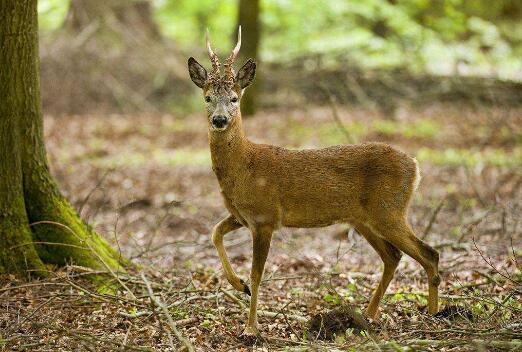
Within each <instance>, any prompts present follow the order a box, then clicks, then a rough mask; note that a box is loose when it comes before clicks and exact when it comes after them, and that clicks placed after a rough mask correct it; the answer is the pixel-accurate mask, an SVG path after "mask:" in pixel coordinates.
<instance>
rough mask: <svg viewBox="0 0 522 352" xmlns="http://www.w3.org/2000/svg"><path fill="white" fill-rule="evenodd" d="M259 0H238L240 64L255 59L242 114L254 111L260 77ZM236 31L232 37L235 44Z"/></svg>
mask: <svg viewBox="0 0 522 352" xmlns="http://www.w3.org/2000/svg"><path fill="white" fill-rule="evenodd" d="M259 13H260V8H259V0H239V14H238V26H239V25H241V30H242V33H241V34H242V40H241V51H240V64H243V63H244V62H245V60H247V59H249V58H252V59H254V60H256V61H257V66H258V68H257V75H256V81H255V82H254V84H253V85H252V86H250V87H249V88H248V89H247V90H246V91H245V96H244V97H243V98H242V99H241V113H242V114H243V115H244V116H249V115H253V114H254V113H255V111H256V102H257V96H258V94H257V92H258V87H259V85H260V82H261V79H262V77H260V75H259V72H260V70H259V57H258V49H259V39H260V33H261V28H260V22H259ZM236 40H237V33H236V35H235V36H234V38H233V43H234V45H235V44H236Z"/></svg>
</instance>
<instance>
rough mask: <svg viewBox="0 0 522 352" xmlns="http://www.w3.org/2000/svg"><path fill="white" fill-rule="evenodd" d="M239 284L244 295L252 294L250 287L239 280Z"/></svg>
mask: <svg viewBox="0 0 522 352" xmlns="http://www.w3.org/2000/svg"><path fill="white" fill-rule="evenodd" d="M239 282H240V283H241V285H243V292H244V293H246V294H247V295H249V296H252V293H251V292H250V287H248V285H247V284H245V282H244V281H243V279H241V280H239Z"/></svg>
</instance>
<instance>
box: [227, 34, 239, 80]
mask: <svg viewBox="0 0 522 352" xmlns="http://www.w3.org/2000/svg"><path fill="white" fill-rule="evenodd" d="M240 48H241V26H239V29H238V31H237V43H236V46H235V47H234V50H232V53H230V56H229V57H228V58H227V59H226V61H225V64H224V65H223V66H224V67H225V80H226V81H227V82H231V83H233V82H234V78H235V76H236V73H235V72H234V69H233V68H232V64H233V63H234V62H235V61H236V58H237V55H238V54H239V49H240Z"/></svg>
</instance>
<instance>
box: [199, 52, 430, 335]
mask: <svg viewBox="0 0 522 352" xmlns="http://www.w3.org/2000/svg"><path fill="white" fill-rule="evenodd" d="M189 71H190V73H191V78H192V80H193V81H194V82H195V83H196V84H198V85H199V86H201V87H202V88H203V93H204V96H205V97H208V98H209V100H208V102H207V103H208V104H207V116H208V123H209V144H210V152H211V156H212V169H213V170H214V172H215V174H216V176H217V178H218V181H219V185H220V188H221V193H222V195H223V198H224V202H225V206H226V207H227V209H228V211H229V212H230V214H231V215H230V216H228V217H227V218H225V219H223V220H222V221H221V222H220V223H219V224H217V225H216V226H215V228H214V230H213V232H212V241H213V243H214V245H215V246H216V249H217V251H218V253H219V256H220V259H221V262H222V264H223V269H224V271H225V275H226V277H227V280H228V281H229V282H230V283H231V284H232V286H233V287H234V288H236V289H237V290H239V291H242V292H245V293H248V294H251V296H252V297H251V301H250V313H249V318H248V324H247V326H246V329H245V334H249V335H250V334H256V333H257V314H256V312H257V296H258V290H259V284H260V282H261V277H262V275H263V271H264V265H265V261H266V258H267V256H268V252H269V249H270V241H271V238H272V233H273V232H274V231H275V230H277V229H278V228H280V227H282V226H287V227H323V226H328V225H331V224H335V223H347V224H351V225H353V226H354V227H355V228H356V229H357V232H359V233H360V234H361V235H362V236H364V238H366V240H368V242H369V243H370V245H371V246H372V247H373V248H374V249H375V250H376V252H377V253H378V254H379V256H380V257H381V258H382V260H383V263H384V270H383V276H382V278H381V281H380V283H379V286H378V287H377V289H376V290H375V292H374V294H373V296H372V298H371V300H370V304H369V305H368V308H367V311H366V314H367V315H368V316H369V317H371V318H375V317H376V315H377V312H378V305H379V302H380V301H381V299H382V297H383V295H384V293H385V291H386V288H387V287H388V285H389V283H390V281H391V279H392V278H393V275H394V272H395V269H396V267H397V265H398V263H399V260H400V258H401V256H402V254H401V252H404V253H406V254H408V255H409V256H411V257H413V258H414V259H415V260H416V261H418V262H419V263H420V264H421V265H422V267H423V268H424V269H425V271H426V273H427V276H428V285H429V299H428V302H429V304H428V309H429V312H430V313H431V314H434V313H436V312H437V311H438V285H439V283H440V278H439V275H438V259H439V256H438V253H437V251H435V250H434V249H433V248H431V247H430V246H429V245H427V244H426V243H424V242H422V241H421V240H419V239H418V238H417V237H415V234H414V233H413V231H412V229H411V227H410V225H409V224H408V222H407V219H406V217H407V210H408V206H409V203H410V200H411V197H412V194H413V192H414V190H415V188H416V187H417V185H418V182H419V180H420V175H419V170H418V166H417V162H416V161H415V159H413V158H411V157H409V156H408V155H406V154H404V153H403V152H400V151H398V150H396V149H394V148H392V147H390V146H389V145H386V144H382V143H365V144H359V145H339V146H333V147H328V148H324V149H310V150H288V149H285V148H281V147H277V146H272V145H266V144H256V143H253V142H251V141H249V140H248V139H247V138H246V137H245V135H244V133H243V130H242V126H241V125H242V120H241V112H240V110H239V105H238V104H237V103H232V99H233V98H234V97H238V98H239V99H240V98H241V95H242V89H244V88H245V87H246V86H248V85H249V84H250V82H251V81H252V80H253V78H254V77H253V76H254V74H255V63H253V62H251V61H249V62H247V64H245V65H244V66H243V67H242V68H241V69H240V70H239V72H238V75H237V76H236V84H235V85H234V86H232V87H228V88H227V89H223V87H222V85H217V84H212V83H213V82H211V81H208V80H207V81H206V83H205V84H203V82H205V78H206V72H204V71H205V70H204V69H203V68H202V66H201V65H199V64H198V63H197V61H195V60H194V59H193V58H191V59H189ZM216 115H219V116H226V117H227V125H226V127H225V128H221V129H216V128H213V125H212V123H213V122H212V121H213V120H212V119H213V117H214V116H216ZM242 226H245V227H248V228H249V229H250V230H251V232H252V249H253V261H252V271H251V274H250V279H251V285H252V290H251V291H250V289H249V287H248V286H247V285H246V284H245V283H244V282H243V280H241V279H240V278H239V277H238V276H237V274H236V273H235V272H234V270H233V268H232V266H231V265H230V260H229V258H228V256H227V253H226V250H225V248H224V245H223V237H224V235H226V234H227V233H229V232H231V231H234V230H236V229H238V228H240V227H242Z"/></svg>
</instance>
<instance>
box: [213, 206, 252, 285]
mask: <svg viewBox="0 0 522 352" xmlns="http://www.w3.org/2000/svg"><path fill="white" fill-rule="evenodd" d="M240 227H243V225H241V224H240V223H239V222H237V220H236V219H235V218H234V217H233V216H232V215H229V216H227V217H226V218H225V219H223V220H221V221H220V222H219V223H218V224H217V225H216V226H214V230H213V231H212V242H213V243H214V246H215V247H216V249H217V252H218V254H219V259H220V260H221V264H222V265H223V270H224V271H225V276H226V277H227V280H228V282H230V284H231V285H232V286H233V287H234V288H235V289H236V290H238V291H240V292H245V293H246V294H250V291H249V289H248V286H247V285H246V284H245V283H244V281H243V280H241V279H240V278H239V277H238V276H237V274H236V272H235V271H234V269H232V266H231V265H230V260H229V259H228V255H227V252H226V250H225V247H224V246H223V237H224V236H225V235H226V234H227V233H229V232H231V231H234V230H237V229H239V228H240Z"/></svg>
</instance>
